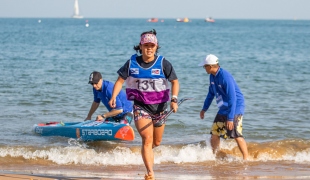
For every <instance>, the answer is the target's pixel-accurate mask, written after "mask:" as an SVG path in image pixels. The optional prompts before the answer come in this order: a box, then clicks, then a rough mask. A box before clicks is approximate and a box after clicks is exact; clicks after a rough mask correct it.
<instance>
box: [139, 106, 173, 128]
mask: <svg viewBox="0 0 310 180" xmlns="http://www.w3.org/2000/svg"><path fill="white" fill-rule="evenodd" d="M166 113H167V110H165V111H163V112H160V113H159V114H151V113H149V112H147V111H145V110H144V109H143V108H141V107H140V106H137V105H133V116H134V120H135V121H138V120H140V119H151V120H152V122H153V124H154V123H155V122H156V121H157V120H158V119H159V118H160V117H161V116H163V115H164V114H166Z"/></svg>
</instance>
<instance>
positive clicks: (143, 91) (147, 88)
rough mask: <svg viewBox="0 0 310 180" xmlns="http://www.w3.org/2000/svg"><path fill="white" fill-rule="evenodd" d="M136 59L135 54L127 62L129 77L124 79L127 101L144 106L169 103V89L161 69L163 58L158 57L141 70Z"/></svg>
mask: <svg viewBox="0 0 310 180" xmlns="http://www.w3.org/2000/svg"><path fill="white" fill-rule="evenodd" d="M136 57H137V55H136V54H135V55H132V56H131V58H130V62H129V70H128V71H129V72H128V74H129V77H128V78H127V79H126V94H127V99H128V100H136V101H139V102H142V103H144V104H158V103H163V102H167V101H169V93H170V89H169V86H168V80H167V79H166V77H165V75H164V72H163V68H162V61H163V59H164V57H163V56H158V57H157V59H156V60H155V63H154V64H153V65H152V66H151V67H149V68H142V67H141V66H140V65H139V64H138V62H137V60H136Z"/></svg>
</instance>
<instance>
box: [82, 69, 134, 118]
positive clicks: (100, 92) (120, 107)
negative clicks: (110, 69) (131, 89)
mask: <svg viewBox="0 0 310 180" xmlns="http://www.w3.org/2000/svg"><path fill="white" fill-rule="evenodd" d="M88 83H89V84H91V85H92V86H93V94H94V101H93V103H92V105H91V108H90V110H89V113H88V115H87V117H86V119H85V121H86V120H91V117H92V115H93V114H94V112H95V111H96V110H97V108H98V107H99V104H100V101H101V102H102V104H104V106H105V107H106V108H107V109H108V111H109V112H107V113H103V114H99V115H97V117H96V120H97V121H106V122H107V121H109V122H120V123H124V124H127V123H129V124H130V122H131V120H132V118H133V114H132V107H133V106H132V103H131V102H130V101H128V100H127V97H126V93H125V92H124V91H121V92H120V93H119V94H118V95H117V97H116V106H115V108H111V107H110V105H109V104H108V102H109V101H110V99H111V96H112V91H113V88H114V84H113V83H112V82H109V81H106V80H103V79H102V76H101V73H100V72H98V71H93V72H92V73H91V74H90V75H89V81H88Z"/></svg>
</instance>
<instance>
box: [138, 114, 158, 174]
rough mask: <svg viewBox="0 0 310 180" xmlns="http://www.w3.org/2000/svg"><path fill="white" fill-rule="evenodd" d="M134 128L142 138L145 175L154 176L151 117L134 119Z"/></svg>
mask: <svg viewBox="0 0 310 180" xmlns="http://www.w3.org/2000/svg"><path fill="white" fill-rule="evenodd" d="M135 125H136V128H137V130H138V132H139V134H140V136H141V138H142V147H141V155H142V159H143V162H144V165H145V167H146V170H147V175H149V176H154V171H153V164H154V154H153V149H152V148H153V130H154V127H153V122H152V120H151V119H139V120H138V121H135Z"/></svg>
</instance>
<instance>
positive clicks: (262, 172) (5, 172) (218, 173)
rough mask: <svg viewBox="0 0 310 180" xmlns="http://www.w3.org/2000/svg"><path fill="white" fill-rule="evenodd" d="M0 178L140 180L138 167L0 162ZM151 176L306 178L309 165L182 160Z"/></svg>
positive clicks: (309, 173)
mask: <svg viewBox="0 0 310 180" xmlns="http://www.w3.org/2000/svg"><path fill="white" fill-rule="evenodd" d="M0 168H1V171H0V179H1V180H6V179H10V180H11V179H32V180H35V179H36V180H45V179H46V180H49V179H68V180H73V179H76V180H83V179H85V180H88V179H89V180H92V179H111V180H112V179H143V177H144V173H145V168H144V166H142V165H139V166H101V167H97V166H76V165H75V166H74V169H73V168H72V167H71V166H70V165H62V166H59V165H57V166H56V165H55V166H48V167H47V166H32V165H30V166H29V165H28V166H21V165H19V166H17V167H16V166H11V167H3V166H1V165H0ZM154 170H155V178H156V179H158V180H164V179H165V180H166V179H169V180H170V179H171V180H173V179H189V180H190V179H193V180H194V179H310V165H307V164H296V163H293V162H279V161H277V162H265V163H262V162H247V163H237V162H232V163H231V164H229V165H228V164H227V163H225V164H223V163H221V162H218V163H215V164H214V163H194V164H191V163H185V164H170V163H169V164H160V165H155V167H154Z"/></svg>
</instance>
